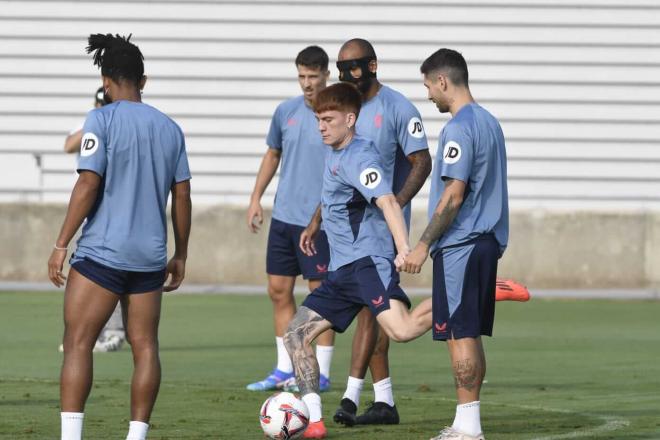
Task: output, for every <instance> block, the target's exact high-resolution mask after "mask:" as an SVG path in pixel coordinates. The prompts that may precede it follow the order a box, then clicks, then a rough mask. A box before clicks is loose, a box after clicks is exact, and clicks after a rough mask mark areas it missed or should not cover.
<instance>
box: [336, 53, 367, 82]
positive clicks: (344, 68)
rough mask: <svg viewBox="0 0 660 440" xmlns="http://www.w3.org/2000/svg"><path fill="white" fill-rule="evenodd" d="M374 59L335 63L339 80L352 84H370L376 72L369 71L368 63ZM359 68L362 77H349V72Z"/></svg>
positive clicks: (363, 58)
mask: <svg viewBox="0 0 660 440" xmlns="http://www.w3.org/2000/svg"><path fill="white" fill-rule="evenodd" d="M375 59H376V58H374V57H362V58H356V59H354V60H345V61H337V69H339V80H340V81H347V82H352V83H353V84H358V83H359V82H367V83H368V82H371V79H372V78H376V72H372V71H371V70H369V63H370V62H371V61H374V60H375ZM356 67H357V68H359V69H360V70H361V71H362V75H361V76H360V77H359V78H355V77H353V75H351V70H352V69H355V68H356Z"/></svg>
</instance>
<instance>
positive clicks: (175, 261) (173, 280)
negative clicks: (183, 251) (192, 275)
mask: <svg viewBox="0 0 660 440" xmlns="http://www.w3.org/2000/svg"><path fill="white" fill-rule="evenodd" d="M185 276H186V260H185V259H183V258H180V257H172V258H171V259H170V261H169V262H168V263H167V269H166V275H165V281H167V277H169V278H170V282H169V283H168V284H166V285H165V286H163V290H164V291H165V292H171V291H173V290H176V289H178V288H179V286H180V285H181V283H182V282H183V278H184V277H185Z"/></svg>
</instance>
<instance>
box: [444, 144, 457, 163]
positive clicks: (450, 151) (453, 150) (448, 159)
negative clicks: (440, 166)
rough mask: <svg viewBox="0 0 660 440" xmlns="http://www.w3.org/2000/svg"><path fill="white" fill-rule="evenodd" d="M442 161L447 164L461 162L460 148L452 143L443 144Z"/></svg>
mask: <svg viewBox="0 0 660 440" xmlns="http://www.w3.org/2000/svg"><path fill="white" fill-rule="evenodd" d="M442 160H443V161H444V162H445V163H448V164H452V163H456V162H458V161H459V160H461V146H460V145H458V144H457V143H456V142H454V141H449V142H447V143H446V144H445V151H444V152H443V153H442Z"/></svg>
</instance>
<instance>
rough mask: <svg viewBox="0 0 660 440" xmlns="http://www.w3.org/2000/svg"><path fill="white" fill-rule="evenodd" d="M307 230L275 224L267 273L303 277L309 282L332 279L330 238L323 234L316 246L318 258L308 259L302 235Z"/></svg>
mask: <svg viewBox="0 0 660 440" xmlns="http://www.w3.org/2000/svg"><path fill="white" fill-rule="evenodd" d="M304 230H305V228H303V227H302V226H298V225H292V224H290V223H284V222H281V221H279V220H276V219H272V220H271V222H270V231H269V232H268V247H267V249H266V273H268V274H269V275H283V276H292V277H295V276H298V275H300V274H302V276H303V278H304V279H306V280H319V279H324V278H325V277H326V276H327V275H328V264H329V263H330V248H329V247H328V237H327V236H326V235H325V232H324V231H319V233H318V235H317V237H316V241H315V242H314V244H315V245H316V255H312V256H311V257H308V256H307V255H305V254H304V253H303V251H302V250H301V249H300V246H299V244H300V235H301V234H302V232H303V231H304Z"/></svg>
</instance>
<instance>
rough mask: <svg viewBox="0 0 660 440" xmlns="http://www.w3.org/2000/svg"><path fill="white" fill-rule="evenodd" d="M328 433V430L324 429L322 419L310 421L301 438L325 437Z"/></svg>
mask: <svg viewBox="0 0 660 440" xmlns="http://www.w3.org/2000/svg"><path fill="white" fill-rule="evenodd" d="M327 435H328V430H327V429H325V424H324V423H323V419H321V420H319V421H318V422H310V424H309V425H307V429H305V433H304V434H303V438H325V437H326V436H327Z"/></svg>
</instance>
